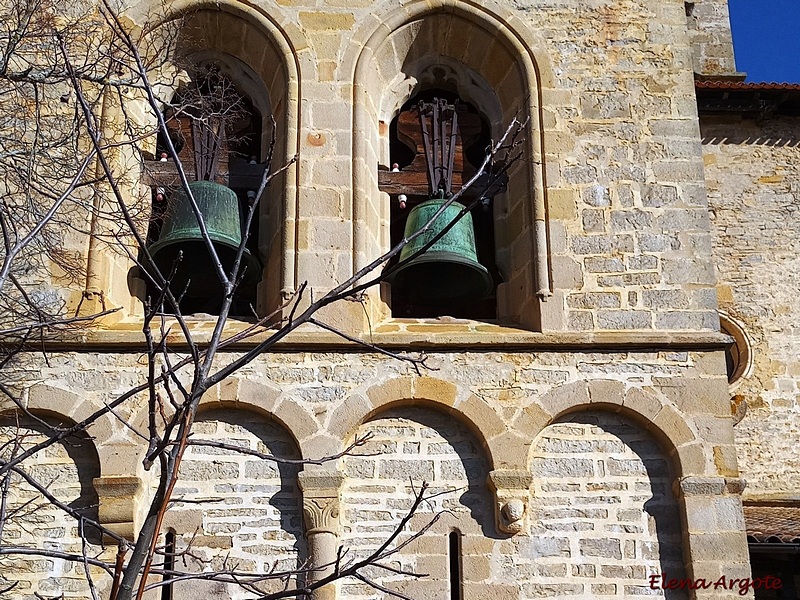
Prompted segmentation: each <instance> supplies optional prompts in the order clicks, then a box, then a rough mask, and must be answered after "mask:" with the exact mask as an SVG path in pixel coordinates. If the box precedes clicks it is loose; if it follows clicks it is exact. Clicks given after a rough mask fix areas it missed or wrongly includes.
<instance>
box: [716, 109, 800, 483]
mask: <svg viewBox="0 0 800 600" xmlns="http://www.w3.org/2000/svg"><path fill="white" fill-rule="evenodd" d="M702 131H703V140H704V147H703V149H704V159H705V163H706V178H707V181H708V188H709V203H710V207H711V220H712V226H713V229H712V231H713V235H714V258H715V260H716V264H717V271H718V273H719V298H720V307H721V308H722V309H723V310H724V311H726V312H727V313H728V314H729V315H731V316H732V317H734V318H735V319H736V320H738V321H739V322H740V323H742V324H743V325H744V329H745V332H746V334H747V336H748V337H749V339H750V342H751V344H752V356H753V368H752V372H751V373H750V374H749V377H745V379H743V380H742V381H741V384H740V385H739V386H738V387H737V388H736V390H735V392H734V393H735V395H736V396H735V400H736V402H741V401H742V400H744V401H746V403H747V415H746V416H745V418H744V420H743V421H742V422H741V423H739V424H738V425H737V426H736V428H735V433H736V442H737V448H738V452H739V461H740V463H739V464H740V468H741V469H742V472H743V474H744V477H745V478H746V479H747V482H748V488H747V492H746V493H747V494H748V495H751V496H761V495H765V494H766V495H768V494H783V495H786V494H790V495H796V494H797V489H798V488H800V460H798V454H797V444H796V440H797V436H798V433H799V432H800V403H799V398H800V387H798V377H799V376H800V359H798V356H800V331H798V327H797V319H798V316H799V315H800V304H799V303H798V295H797V290H798V289H800V258H798V257H799V256H800V226H798V221H797V216H798V210H799V208H798V196H799V195H800V123H798V122H797V120H796V119H772V120H769V121H767V122H766V123H764V124H763V125H757V124H756V123H755V122H754V121H752V120H738V119H732V120H728V121H722V120H719V119H712V118H710V117H709V118H705V119H704V120H703V123H702Z"/></svg>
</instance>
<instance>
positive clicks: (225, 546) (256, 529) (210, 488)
mask: <svg viewBox="0 0 800 600" xmlns="http://www.w3.org/2000/svg"><path fill="white" fill-rule="evenodd" d="M193 431H194V432H195V433H194V435H193V436H192V437H193V439H196V440H216V441H220V442H225V443H227V444H235V445H237V446H241V447H244V448H248V449H251V450H256V451H258V452H262V453H268V454H272V455H274V456H277V457H280V458H287V459H293V458H298V453H297V449H296V447H295V446H294V444H293V443H292V441H291V438H290V437H289V434H288V432H286V431H285V430H283V429H282V428H281V427H280V426H277V425H275V424H273V423H269V422H268V421H266V419H265V418H264V417H263V416H261V415H257V414H254V413H250V412H247V411H230V410H211V411H207V412H204V413H202V414H201V415H200V418H199V419H198V421H197V422H196V423H195V426H194V429H193ZM297 470H298V467H297V466H296V465H286V464H276V463H274V462H270V461H264V460H260V459H258V458H257V457H254V456H248V455H244V454H241V453H239V452H234V451H231V450H225V449H221V448H213V447H206V446H194V447H190V448H189V449H188V451H187V453H186V456H185V459H184V461H183V462H182V463H181V469H180V473H179V483H178V485H177V487H176V488H175V494H174V496H173V497H174V498H175V499H176V500H177V501H176V502H175V503H174V504H173V505H172V507H171V508H170V510H169V513H168V515H167V518H166V521H165V527H167V528H169V529H172V530H173V531H175V533H176V551H177V552H181V551H183V550H185V549H186V548H187V547H188V546H189V545H191V550H190V556H189V558H188V559H187V562H188V565H189V568H190V569H191V570H197V571H209V570H221V569H223V568H225V567H227V568H229V569H234V570H236V571H242V572H253V571H258V572H261V573H264V572H271V571H274V572H276V573H279V572H281V571H284V572H285V571H292V570H294V569H297V568H298V567H299V566H300V565H301V564H302V562H303V560H305V557H306V556H305V543H304V538H303V535H302V523H301V519H302V515H301V510H300V509H301V506H300V497H299V494H298V490H297V482H296V479H297ZM180 500H186V501H187V502H181V501H180ZM198 501H202V502H201V503H199V504H198ZM178 560H180V561H182V560H183V559H182V558H179V559H178ZM176 564H177V563H176ZM285 585H286V584H285V582H284V581H282V580H281V579H279V578H278V577H276V578H275V579H274V580H273V581H271V582H270V581H267V582H265V583H262V584H259V585H258V586H257V588H258V589H261V590H263V591H264V592H265V593H268V592H271V591H278V590H282V589H284V588H285ZM211 595H213V596H214V597H215V598H231V599H238V598H245V597H251V594H248V593H244V591H243V590H242V589H241V588H240V587H239V586H235V585H228V586H226V585H225V584H218V583H210V582H204V581H197V582H192V583H190V584H189V585H185V584H181V585H179V586H175V589H174V591H173V596H172V597H173V598H175V600H179V599H187V600H189V599H195V598H199V597H205V596H211Z"/></svg>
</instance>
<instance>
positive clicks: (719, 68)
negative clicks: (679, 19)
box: [684, 0, 736, 76]
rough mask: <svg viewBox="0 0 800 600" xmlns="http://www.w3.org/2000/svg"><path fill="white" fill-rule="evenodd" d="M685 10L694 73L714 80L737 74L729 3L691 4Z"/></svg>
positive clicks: (702, 0)
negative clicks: (718, 77)
mask: <svg viewBox="0 0 800 600" xmlns="http://www.w3.org/2000/svg"><path fill="white" fill-rule="evenodd" d="M684 7H685V10H686V23H687V26H688V27H689V35H690V36H691V38H692V51H693V52H692V55H693V61H692V64H693V66H694V72H695V73H699V74H700V75H710V76H718V75H732V74H734V73H736V65H735V63H734V56H733V38H732V36H731V25H730V17H729V14H728V0H688V1H686V2H684Z"/></svg>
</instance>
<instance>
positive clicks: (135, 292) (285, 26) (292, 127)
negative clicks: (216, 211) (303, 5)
mask: <svg viewBox="0 0 800 600" xmlns="http://www.w3.org/2000/svg"><path fill="white" fill-rule="evenodd" d="M159 9H160V8H159V7H155V8H154V6H153V4H152V3H151V2H147V1H145V2H141V3H139V4H138V5H136V6H134V7H132V8H131V9H130V10H128V11H126V13H125V17H126V19H130V20H131V22H132V23H136V24H140V25H141V26H143V27H146V28H147V30H146V34H147V35H149V36H152V37H154V38H156V37H157V36H158V35H159V30H160V28H161V27H168V26H170V23H175V22H177V20H178V19H181V20H182V22H181V23H180V27H181V31H182V35H181V36H179V43H178V50H179V52H180V54H181V55H182V56H183V57H185V58H189V59H191V57H192V55H193V54H194V55H195V57H196V58H201V59H206V58H214V59H216V60H219V61H220V62H222V63H223V64H226V63H227V64H228V65H229V66H230V65H231V64H233V63H235V62H237V61H238V62H240V63H241V65H245V66H246V67H247V68H241V67H236V68H234V69H233V71H234V72H236V73H238V74H239V75H242V77H239V78H238V79H239V81H238V82H237V88H241V89H240V91H248V90H249V91H253V90H254V89H257V88H261V89H262V90H266V92H267V94H268V96H269V99H270V101H269V102H261V101H260V99H259V98H251V100H253V104H254V105H256V106H259V105H260V108H261V109H263V108H264V107H267V106H268V107H269V108H270V111H271V113H272V114H273V115H274V117H275V121H276V124H275V128H274V129H275V135H276V140H277V143H276V145H275V148H274V156H273V164H275V165H283V164H284V163H286V162H287V160H288V158H290V157H293V156H295V155H296V154H297V152H298V148H299V135H300V108H299V107H300V66H301V63H303V61H305V63H308V62H309V61H310V59H309V57H308V56H307V55H308V54H309V52H308V51H307V47H308V45H307V43H306V41H305V39H304V36H303V35H302V32H301V31H300V29H299V28H298V27H297V26H296V25H294V24H292V23H291V22H289V20H288V19H287V18H285V17H283V16H281V15H280V12H279V10H277V9H273V7H270V10H269V11H267V10H266V9H265V8H261V7H255V6H253V5H251V4H249V3H245V2H242V1H239V0H223V1H221V2H209V1H202V2H191V1H187V0H182V1H179V2H176V3H173V4H171V5H170V6H169V8H168V9H167V12H166V14H165V15H161V16H159V17H157V18H156V19H154V18H153V15H152V14H151V11H155V12H157V11H158V10H159ZM189 31H193V32H195V34H196V35H195V40H194V43H193V42H192V40H191V39H190V36H188V35H187V33H188V32H189ZM304 51H305V52H304ZM305 66H306V67H307V66H308V65H305ZM161 71H162V75H164V77H163V79H164V80H165V81H174V80H173V75H175V74H176V73H177V70H176V69H175V68H174V67H169V66H165V67H162V69H161ZM170 71H176V73H172V74H170ZM253 75H255V79H256V80H257V81H256V83H257V84H259V85H249V84H250V83H251V81H250V79H251V78H252V77H253ZM151 77H152V78H153V80H154V81H153V83H155V84H156V87H157V88H158V89H161V91H162V92H165V91H166V94H167V95H169V89H170V88H172V84H171V83H170V84H169V85H166V86H161V85H159V81H158V73H156V74H155V75H152V74H151ZM234 79H237V78H236V77H234ZM262 84H263V85H262ZM162 88H163V89H162ZM134 104H136V106H134ZM126 109H127V111H128V117H127V118H133V119H134V120H135V121H138V122H140V124H141V125H146V126H148V128H149V126H150V125H151V120H152V117H150V116H149V114H150V109H149V106H148V104H147V103H146V102H145V101H144V98H137V99H135V100H133V99H131V101H129V102H128V103H127V106H126ZM259 112H261V111H259ZM261 116H262V117H267V114H262V115H261ZM118 118H119V116H109V126H110V127H113V124H112V123H111V121H112V120H113V119H118ZM269 123H270V121H269V119H267V118H263V119H262V136H261V144H262V152H261V153H262V156H261V160H264V158H265V156H266V152H267V148H268V146H269V139H270V136H271V125H270V124H269ZM144 145H145V146H151V147H148V148H147V149H148V151H150V150H152V151H155V147H156V146H155V136H153V140H152V142H145V143H144ZM297 178H298V171H297V168H296V166H290V167H289V168H287V169H286V170H285V171H283V172H282V173H280V174H279V175H278V176H277V177H276V178H275V179H274V180H273V181H272V182H271V185H270V186H269V187H268V188H267V190H266V191H265V194H264V198H263V202H262V205H261V215H260V216H261V218H260V219H259V220H258V223H259V231H258V249H259V254H260V255H261V259H262V261H261V262H262V263H263V266H264V270H263V273H262V278H261V281H260V283H259V284H258V290H257V292H256V298H257V303H256V304H257V308H258V310H259V311H261V312H262V313H268V312H270V311H271V310H273V309H275V308H276V307H277V306H279V305H280V302H281V298H282V295H283V294H284V292H285V291H286V290H294V288H295V287H296V282H295V280H296V276H295V271H296V266H295V262H296V256H295V247H294V246H295V245H294V238H295V227H296V215H297V206H298V201H299V196H298V194H299V186H298V181H297ZM153 188H154V189H155V186H153ZM133 193H134V194H136V195H137V196H141V198H139V199H140V200H146V199H147V198H149V196H150V194H149V193H148V191H147V189H146V188H143V189H138V190H136V191H135V192H133ZM146 210H148V211H149V210H150V209H149V208H148V209H146ZM145 216H146V215H145ZM89 260H90V261H102V262H107V263H109V267H110V269H109V273H108V274H106V275H103V280H102V281H98V282H97V286H98V288H99V289H103V290H105V293H106V294H107V295H108V296H109V297H110V299H111V300H112V302H114V303H115V304H117V305H122V306H126V307H129V310H130V311H131V312H132V313H138V312H140V311H141V307H140V306H139V305H138V303H137V301H136V298H137V297H138V298H141V297H143V294H145V291H144V287H145V281H144V280H143V279H141V278H139V277H137V276H136V274H137V271H135V270H132V269H131V267H132V264H131V263H130V262H128V261H123V260H119V259H117V258H115V257H113V256H111V255H109V254H108V253H103V252H98V253H96V255H95V256H93V257H90V258H89ZM270 307H271V308H270Z"/></svg>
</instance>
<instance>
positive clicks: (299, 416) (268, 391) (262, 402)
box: [200, 377, 319, 458]
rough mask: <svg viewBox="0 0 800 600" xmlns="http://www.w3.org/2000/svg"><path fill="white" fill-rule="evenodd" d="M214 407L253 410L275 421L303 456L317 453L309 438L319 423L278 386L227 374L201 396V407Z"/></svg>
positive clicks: (315, 432)
mask: <svg viewBox="0 0 800 600" xmlns="http://www.w3.org/2000/svg"><path fill="white" fill-rule="evenodd" d="M215 407H225V408H235V409H236V410H246V411H251V412H253V413H256V414H260V415H262V416H264V417H265V418H267V419H270V420H273V421H276V422H277V423H278V424H279V425H280V426H281V427H283V429H285V430H286V432H287V434H288V435H289V436H290V437H291V438H292V441H293V443H294V444H295V445H296V446H297V447H298V448H299V449H300V451H301V455H302V456H303V458H317V457H318V453H315V451H316V448H315V447H314V444H313V443H311V444H309V440H310V439H313V438H314V436H315V434H317V433H318V430H319V425H318V423H317V422H316V420H315V419H314V418H313V417H312V416H311V415H310V414H309V413H308V412H306V411H305V410H304V409H303V408H301V407H300V406H299V405H298V404H297V402H295V401H293V400H292V398H290V397H288V396H285V395H283V394H282V392H281V390H280V388H278V387H277V386H274V385H271V384H267V383H263V382H256V381H251V380H248V379H242V378H240V377H228V378H227V379H225V381H223V382H222V383H220V384H217V385H216V386H214V388H213V389H211V390H209V392H207V393H206V394H205V395H204V396H203V398H202V399H201V400H200V409H201V410H211V409H212V408H215ZM309 452H311V454H309Z"/></svg>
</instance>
